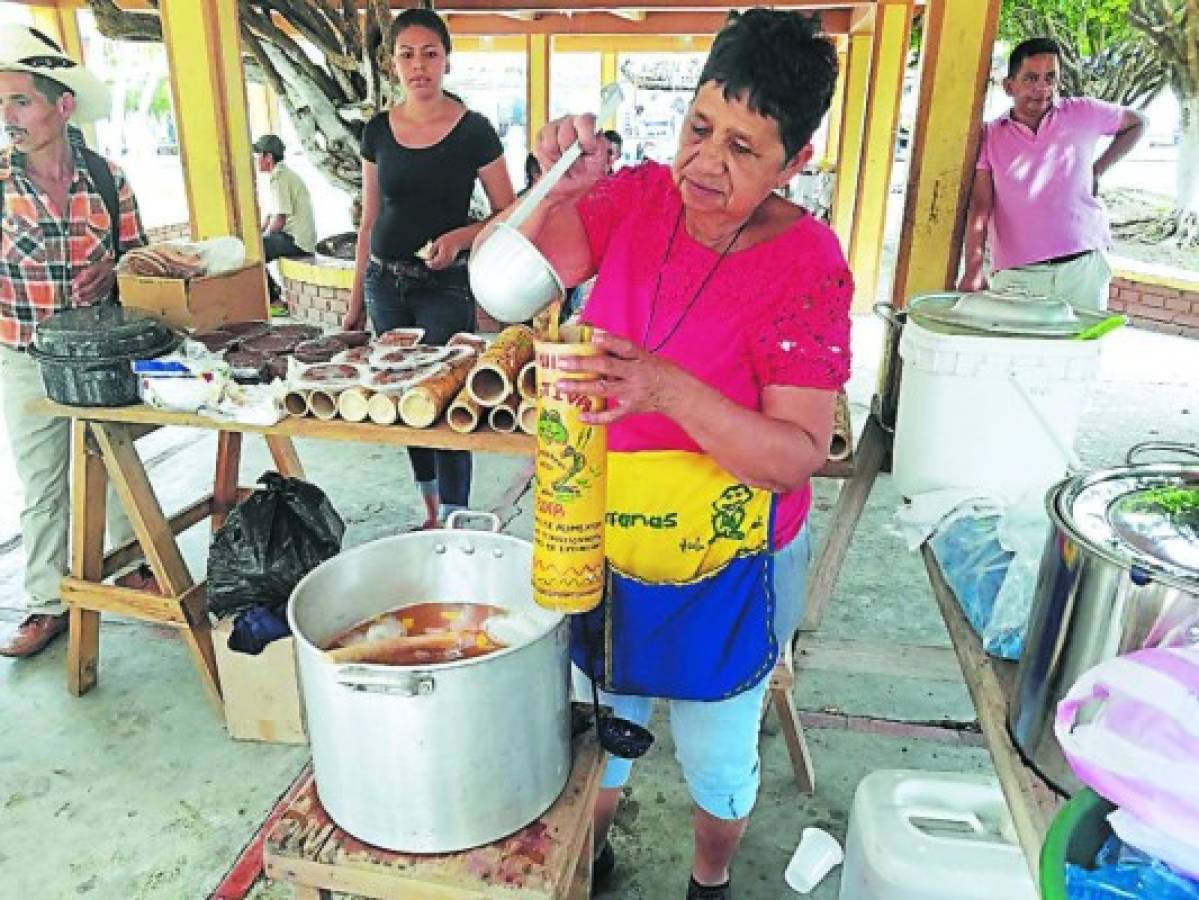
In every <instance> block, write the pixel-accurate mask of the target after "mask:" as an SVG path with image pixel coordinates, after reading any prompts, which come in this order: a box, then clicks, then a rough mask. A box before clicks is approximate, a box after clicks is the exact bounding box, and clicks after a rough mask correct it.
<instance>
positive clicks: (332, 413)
mask: <svg viewBox="0 0 1199 900" xmlns="http://www.w3.org/2000/svg"><path fill="white" fill-rule="evenodd" d="M308 409H309V410H310V411H311V412H312V414H313V415H314V416H316V417H317V418H318V419H321V420H323V421H325V422H328V421H329V420H331V419H336V418H337V392H336V391H327V390H325V389H324V388H313V389H312V390H311V391H309V393H308Z"/></svg>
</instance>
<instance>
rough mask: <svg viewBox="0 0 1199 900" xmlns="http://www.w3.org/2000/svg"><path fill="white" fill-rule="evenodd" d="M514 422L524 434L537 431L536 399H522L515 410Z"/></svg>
mask: <svg viewBox="0 0 1199 900" xmlns="http://www.w3.org/2000/svg"><path fill="white" fill-rule="evenodd" d="M516 424H517V425H518V426H520V430H521V431H523V432H524V433H525V434H536V433H537V401H536V400H522V401H520V406H519V407H518V408H517V410H516Z"/></svg>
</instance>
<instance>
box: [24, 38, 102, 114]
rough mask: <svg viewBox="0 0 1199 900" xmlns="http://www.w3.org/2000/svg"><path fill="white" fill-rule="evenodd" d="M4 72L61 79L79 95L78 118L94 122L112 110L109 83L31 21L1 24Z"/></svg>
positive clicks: (76, 107)
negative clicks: (66, 51) (72, 57)
mask: <svg viewBox="0 0 1199 900" xmlns="http://www.w3.org/2000/svg"><path fill="white" fill-rule="evenodd" d="M0 72H28V73H29V74H30V75H42V76H44V77H46V78H49V79H51V80H53V81H57V82H58V83H59V84H61V85H62V86H63V87H65V88H66V89H67V90H69V91H70V92H71V93H72V94H74V95H75V112H74V114H73V116H72V118H73V119H74V120H75V121H76V122H94V121H95V120H96V119H103V118H105V117H106V116H107V115H108V112H109V104H110V102H111V101H110V99H109V93H108V87H107V86H106V85H105V84H104V82H102V81H101V80H100V79H99V78H97V77H96V76H95V75H94V74H93V73H92V72H90V71H88V70H87V69H85V68H84V67H83V66H81V65H80V64H79V63H77V62H75V60H73V59H71V58H70V57H69V56H67V55H66V54H65V53H63V52H62V50H60V49H59V47H58V44H56V43H55V42H54V41H53V40H51V39H50V38H49V37H47V36H46V35H45V34H44V33H42V32H41V31H38V30H37V29H36V28H30V27H29V26H28V25H0Z"/></svg>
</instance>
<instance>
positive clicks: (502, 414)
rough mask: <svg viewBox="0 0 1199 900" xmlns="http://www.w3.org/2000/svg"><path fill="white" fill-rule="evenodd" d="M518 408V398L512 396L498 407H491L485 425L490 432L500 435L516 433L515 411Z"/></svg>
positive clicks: (514, 395)
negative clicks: (489, 428) (488, 426)
mask: <svg viewBox="0 0 1199 900" xmlns="http://www.w3.org/2000/svg"><path fill="white" fill-rule="evenodd" d="M519 407H520V398H519V397H518V396H516V394H513V395H512V396H511V397H509V398H508V399H507V400H505V401H504V402H503V403H501V404H500V405H499V406H493V407H491V412H489V413H488V414H487V424H488V425H490V426H491V430H492V431H498V432H500V433H501V434H511V433H512V432H514V431H516V411H517V409H518V408H519Z"/></svg>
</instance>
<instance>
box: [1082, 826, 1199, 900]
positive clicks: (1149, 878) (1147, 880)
mask: <svg viewBox="0 0 1199 900" xmlns="http://www.w3.org/2000/svg"><path fill="white" fill-rule="evenodd" d="M1095 862H1096V868H1094V869H1086V868H1084V867H1082V866H1076V865H1067V866H1066V896H1067V897H1068V898H1069V900H1145V898H1149V897H1152V898H1153V900H1199V882H1196V881H1194V880H1192V879H1190V878H1187V877H1186V876H1185V875H1180V874H1178V873H1177V872H1175V871H1174V870H1173V869H1171V868H1169V867H1168V866H1166V865H1163V864H1162V863H1161V862H1159V861H1158V860H1156V859H1153V858H1152V857H1150V856H1146V855H1145V854H1144V853H1141V852H1140V851H1139V850H1137V849H1136V848H1134V847H1130V846H1128V845H1127V844H1125V843H1123V842H1122V841H1121V840H1120V839H1119V838H1117V837H1110V838H1108V840H1107V842H1106V843H1105V844H1104V845H1103V847H1101V848H1100V850H1099V854H1098V856H1097V857H1096V860H1095Z"/></svg>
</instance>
